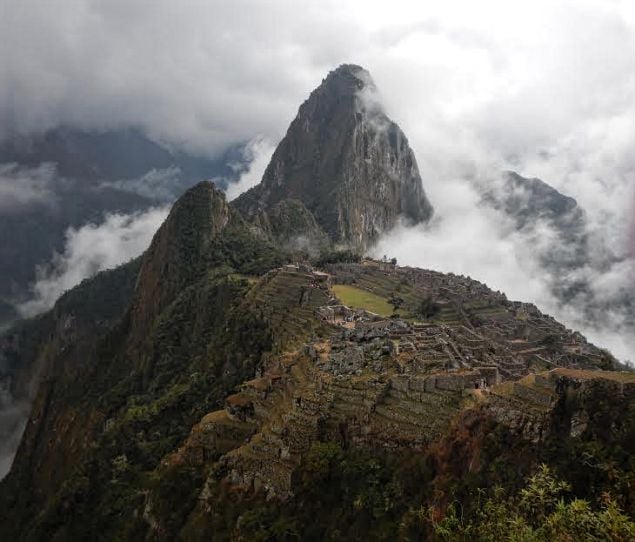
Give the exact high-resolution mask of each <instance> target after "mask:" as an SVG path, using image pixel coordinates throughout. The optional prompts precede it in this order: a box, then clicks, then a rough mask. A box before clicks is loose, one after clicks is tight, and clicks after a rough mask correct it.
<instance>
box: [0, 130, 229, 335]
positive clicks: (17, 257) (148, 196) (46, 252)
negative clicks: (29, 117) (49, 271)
mask: <svg viewBox="0 0 635 542" xmlns="http://www.w3.org/2000/svg"><path fill="white" fill-rule="evenodd" d="M240 159H241V158H240V154H239V152H238V151H234V150H232V151H230V152H228V153H227V154H226V155H224V156H222V157H220V158H218V159H209V158H202V157H197V156H193V155H189V154H187V153H185V152H183V151H173V150H171V149H169V148H167V147H166V146H164V145H161V144H160V143H157V142H155V141H152V140H151V139H149V138H148V137H147V136H145V135H144V134H143V133H142V132H141V131H139V130H134V129H127V130H119V131H107V132H88V131H81V130H76V129H71V128H68V127H61V128H57V129H54V130H50V131H48V132H46V133H44V134H36V135H31V136H15V137H12V138H9V139H5V140H4V141H3V142H2V143H1V144H0V165H2V164H4V166H5V169H4V175H11V177H10V178H8V179H7V180H6V181H5V182H7V183H12V185H13V186H12V188H13V190H16V191H17V190H20V189H21V187H24V190H25V191H28V190H30V189H31V186H32V185H33V183H37V184H35V186H36V188H37V189H38V190H40V191H42V193H43V194H44V196H43V197H41V198H39V199H37V200H35V201H33V202H27V203H25V204H23V205H21V206H17V207H14V208H10V209H5V208H3V207H2V206H0V326H1V325H2V323H3V322H7V321H10V320H12V319H13V318H14V317H15V316H16V314H15V310H12V307H13V304H14V303H16V302H21V301H23V300H24V299H25V298H27V297H28V295H29V292H28V287H29V285H30V284H31V283H32V282H34V281H35V279H36V267H37V266H38V265H42V264H44V263H47V262H48V261H50V259H51V257H52V255H53V253H54V252H59V251H61V250H62V249H63V247H64V242H65V237H64V234H65V232H66V230H67V228H69V227H73V228H78V227H81V226H82V225H84V224H86V223H88V222H93V223H100V222H101V221H102V220H103V216H104V214H105V213H115V212H118V213H124V214H128V213H132V212H135V211H142V210H145V209H147V208H149V207H150V206H152V205H157V204H165V203H170V202H172V201H174V199H176V198H177V197H178V196H179V195H180V194H181V193H182V192H184V191H185V190H186V189H187V188H189V187H190V186H192V185H193V184H194V183H195V182H198V181H200V180H202V179H217V182H219V184H220V186H224V183H225V182H226V181H225V180H226V179H231V178H235V177H236V175H237V173H236V171H235V170H234V169H232V168H231V167H230V165H229V163H230V162H239V161H240ZM2 174H3V172H2V171H0V176H1V175H2ZM33 177H36V179H35V180H32V178H33ZM27 193H28V192H27Z"/></svg>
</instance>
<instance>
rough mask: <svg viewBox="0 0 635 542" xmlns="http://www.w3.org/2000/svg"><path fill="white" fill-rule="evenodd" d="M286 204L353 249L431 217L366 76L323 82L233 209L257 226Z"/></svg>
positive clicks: (358, 73)
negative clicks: (400, 224) (296, 205)
mask: <svg viewBox="0 0 635 542" xmlns="http://www.w3.org/2000/svg"><path fill="white" fill-rule="evenodd" d="M287 199H295V200H299V201H301V202H302V204H303V205H304V206H305V207H306V208H307V209H308V210H309V211H310V212H311V213H312V214H313V215H314V217H315V220H316V222H317V223H318V224H319V226H320V227H321V228H322V229H323V230H324V231H325V232H326V233H327V234H328V236H329V237H330V239H331V241H333V242H334V243H336V244H342V245H346V246H351V247H355V248H358V249H364V248H366V247H368V246H370V245H372V243H373V242H374V241H375V240H376V239H377V238H378V236H379V235H380V234H381V233H382V232H384V231H386V230H389V229H390V228H392V227H393V226H395V224H396V223H397V221H398V220H399V219H400V217H402V218H403V219H404V220H406V221H408V222H412V223H418V222H423V221H426V220H428V219H429V218H430V217H431V215H432V206H431V205H430V202H429V201H428V199H427V198H426V195H425V193H424V190H423V186H422V181H421V177H420V175H419V171H418V168H417V162H416V159H415V157H414V153H413V152H412V149H411V148H410V146H409V145H408V140H407V139H406V136H405V135H404V134H403V132H402V131H401V129H400V128H399V126H397V125H396V124H395V123H394V122H392V121H391V120H390V119H389V118H388V117H387V116H386V114H385V113H384V111H383V109H382V108H381V105H380V104H379V102H378V99H377V94H376V89H375V85H374V83H373V81H372V79H371V78H370V75H369V73H368V72H367V71H366V70H364V69H362V68H360V67H359V66H354V65H342V66H340V67H339V68H337V69H336V70H334V71H332V72H331V73H330V74H329V75H328V77H327V78H326V79H325V80H324V81H323V82H322V84H321V85H320V86H319V87H318V88H317V89H315V90H314V91H313V92H312V93H311V95H310V96H309V98H308V100H306V101H305V102H304V103H303V104H302V106H301V107H300V110H299V111H298V115H297V116H296V118H295V119H294V120H293V122H292V123H291V125H290V126H289V129H288V131H287V134H286V136H285V137H284V139H283V140H282V141H281V142H280V144H279V145H278V148H277V149H276V151H275V152H274V154H273V157H272V159H271V162H270V164H269V166H268V167H267V169H266V171H265V174H264V176H263V179H262V182H261V183H260V184H259V185H257V186H256V187H254V188H252V189H251V190H249V191H248V192H246V193H245V194H243V195H241V196H240V197H239V198H237V199H236V200H235V202H234V205H235V206H236V208H237V209H239V210H240V211H241V212H242V213H244V214H245V216H248V217H251V218H254V217H256V216H258V214H259V213H260V212H262V211H265V212H270V211H271V210H273V209H274V208H275V207H276V205H278V204H279V203H280V202H281V201H284V200H287Z"/></svg>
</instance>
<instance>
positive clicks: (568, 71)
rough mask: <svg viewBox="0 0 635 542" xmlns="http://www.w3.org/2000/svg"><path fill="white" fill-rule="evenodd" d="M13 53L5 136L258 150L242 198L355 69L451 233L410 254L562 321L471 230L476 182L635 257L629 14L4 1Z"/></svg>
mask: <svg viewBox="0 0 635 542" xmlns="http://www.w3.org/2000/svg"><path fill="white" fill-rule="evenodd" d="M0 40H1V41H0V45H1V46H0V130H4V133H5V134H6V133H7V132H9V131H20V132H25V131H26V132H28V131H31V130H38V129H46V128H48V127H51V126H55V125H57V124H59V123H66V124H71V125H76V126H81V127H85V128H97V129H102V128H113V127H117V126H128V125H131V124H132V125H137V126H140V127H142V128H144V129H145V130H146V131H148V132H149V134H150V135H151V136H153V137H155V138H157V139H160V140H162V141H164V142H168V143H171V144H173V145H176V146H183V147H186V148H188V149H189V150H193V151H196V152H199V153H203V154H207V155H214V154H217V153H220V152H222V151H223V150H225V149H226V148H227V147H228V146H230V145H233V144H236V143H244V142H248V141H251V142H252V143H251V145H250V146H249V147H248V149H250V152H252V154H253V158H254V160H255V162H254V167H252V168H251V169H250V171H249V177H248V178H245V179H243V181H244V183H243V185H244V186H249V185H251V184H253V183H254V182H256V181H257V179H258V177H259V170H260V168H261V166H262V167H264V164H266V161H267V158H268V156H269V155H270V153H271V151H272V143H275V142H276V141H278V140H279V139H280V138H281V137H282V136H283V135H284V132H285V130H286V127H287V125H288V124H289V122H290V121H291V119H292V118H293V117H294V116H295V113H296V111H297V108H298V106H299V104H300V103H301V102H302V101H303V100H304V99H305V98H306V97H307V95H308V93H309V92H310V91H311V90H312V89H313V88H314V87H315V86H317V85H318V84H319V83H320V81H321V80H322V78H323V77H324V76H325V75H326V74H327V72H328V71H329V70H330V69H333V68H334V67H336V66H337V65H339V64H341V63H344V62H352V63H357V64H361V65H362V66H364V67H365V68H367V69H368V70H369V71H370V72H371V74H372V76H373V78H374V79H375V82H376V83H377V86H378V88H379V90H380V92H381V94H382V100H383V102H384V104H385V107H386V109H387V112H388V114H389V115H390V116H392V117H393V118H394V120H396V121H397V122H398V123H399V124H400V126H401V127H402V129H403V130H404V132H405V133H406V135H407V136H408V137H409V139H410V143H411V146H412V147H413V149H414V151H415V154H416V156H417V159H418V162H419V167H420V170H421V174H422V178H423V182H424V187H425V189H426V191H427V193H428V195H429V197H430V199H431V200H432V203H433V205H435V207H436V210H437V215H438V216H441V217H445V223H444V225H443V226H439V228H438V229H437V232H440V233H439V234H438V235H439V236H438V237H434V236H428V238H427V240H421V237H420V236H419V234H418V233H416V232H415V233H416V235H415V233H413V232H409V233H408V235H406V234H403V235H400V236H399V237H398V238H392V239H391V245H390V246H391V247H392V249H393V250H394V251H395V252H396V253H399V254H403V255H404V258H405V259H408V258H410V259H411V260H412V261H414V263H417V264H419V265H426V266H429V267H435V268H442V269H444V270H452V269H449V267H455V268H456V270H457V271H461V272H462V271H464V270H467V271H468V272H471V274H472V275H473V276H475V277H476V278H483V279H484V280H486V281H487V282H488V284H490V285H491V286H493V287H495V288H501V289H505V291H507V293H508V294H510V297H516V298H521V299H528V300H534V301H540V302H541V303H543V302H544V303H545V304H548V300H545V299H544V298H545V295H546V294H545V290H544V287H543V286H542V285H541V284H540V283H541V280H540V276H536V273H537V272H539V270H536V269H534V268H532V266H531V262H529V263H528V262H527V261H523V259H522V258H519V251H521V252H522V251H523V250H526V248H522V247H523V246H525V247H526V245H522V244H518V243H515V240H514V239H509V238H505V239H502V238H501V236H500V232H499V226H500V224H499V223H498V222H497V221H496V220H495V219H490V218H488V217H487V216H485V217H483V216H482V215H479V216H476V215H474V214H473V213H472V212H471V211H472V210H473V206H474V205H475V201H476V199H475V195H474V193H473V191H472V190H471V188H470V185H469V184H466V183H465V179H469V178H480V179H483V178H488V177H489V176H491V175H493V174H494V173H495V172H498V171H500V170H502V169H514V170H516V171H518V172H519V173H521V174H523V175H526V176H537V177H540V178H542V179H543V180H545V181H546V182H548V183H550V184H551V185H553V186H554V187H556V188H558V189H559V190H561V191H563V192H564V193H566V194H567V195H570V196H573V197H575V198H576V199H577V200H578V202H579V203H580V204H581V205H582V206H583V207H584V208H585V210H586V211H587V213H588V215H589V219H590V224H591V228H592V229H593V230H594V231H595V232H598V234H597V235H598V244H599V245H601V244H606V245H610V246H611V248H612V249H613V251H614V252H615V253H617V254H621V255H625V254H627V253H628V251H632V252H635V219H634V218H633V216H634V215H635V189H634V185H633V178H634V177H633V173H634V171H635V152H633V149H635V2H633V1H629V0H624V1H619V0H575V1H568V2H567V1H557V0H545V1H540V0H532V1H528V0H522V1H510V0H506V1H486V0H481V1H478V2H477V1H474V0H462V1H451V0H443V1H440V2H432V1H428V2H422V1H411V2H407V1H401V0H392V1H390V2H386V1H372V0H371V1H369V0H360V1H348V2H346V1H341V0H333V1H330V0H319V1H312V0H308V1H306V0H305V1H298V0H280V1H275V0H272V1H256V0H252V1H249V2H247V1H240V0H207V1H202V0H201V1H194V0H179V1H163V0H101V1H98V0H94V1H89V0H66V1H55V0H48V1H46V2H43V1H41V0H0ZM254 142H255V143H254ZM256 166H257V167H256ZM34 186H35V185H34ZM38 186H39V185H37V186H35V187H36V188H38ZM7 190H8V189H7ZM38 194H40V192H37V194H36V195H38ZM232 195H235V194H232ZM468 218H469V219H470V220H472V219H473V220H472V221H471V222H470V220H468ZM510 243H512V244H511V245H510ZM519 247H521V248H519ZM402 259H403V258H402ZM500 259H502V260H503V262H504V265H502V264H501V262H500V261H499V260H500ZM505 262H506V263H505ZM612 272H613V274H612V275H607V276H610V277H612V278H611V279H610V280H609V282H610V283H611V284H613V285H618V283H619V287H623V286H624V284H629V283H628V280H630V279H631V278H632V274H631V275H629V273H632V269H629V268H625V269H619V270H612ZM629 277H630V278H629ZM598 280H599V279H598ZM607 280H608V279H606V277H604V279H603V281H600V283H599V284H600V285H599V286H598V288H600V290H599V291H601V292H603V291H604V290H602V288H604V289H606V288H607V286H606V282H607ZM630 284H631V285H632V282H631V283H630ZM614 289H615V288H614ZM618 290H619V288H618ZM613 293H614V292H613ZM613 293H612V294H611V295H613ZM558 316H562V317H565V314H564V313H559V314H558ZM569 322H573V320H572V319H571V318H570V319H569ZM618 348H621V347H619V346H618ZM629 348H630V347H624V348H622V350H621V352H622V353H628V352H632V353H635V346H633V349H632V350H629ZM624 355H626V354H624Z"/></svg>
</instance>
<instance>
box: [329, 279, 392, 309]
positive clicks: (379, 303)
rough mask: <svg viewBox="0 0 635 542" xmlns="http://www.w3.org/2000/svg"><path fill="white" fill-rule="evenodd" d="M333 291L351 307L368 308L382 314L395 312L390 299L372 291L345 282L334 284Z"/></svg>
mask: <svg viewBox="0 0 635 542" xmlns="http://www.w3.org/2000/svg"><path fill="white" fill-rule="evenodd" d="M333 291H334V292H335V295H337V297H338V298H339V299H340V300H341V301H342V303H344V305H348V306H349V307H353V308H356V309H366V310H368V311H371V312H374V313H376V314H379V315H380V316H390V315H391V314H392V313H393V308H392V306H391V305H389V304H388V301H387V300H386V299H385V298H383V297H380V296H378V295H377V294H374V293H372V292H368V291H366V290H362V289H360V288H356V287H355V286H347V285H344V284H337V285H335V286H333Z"/></svg>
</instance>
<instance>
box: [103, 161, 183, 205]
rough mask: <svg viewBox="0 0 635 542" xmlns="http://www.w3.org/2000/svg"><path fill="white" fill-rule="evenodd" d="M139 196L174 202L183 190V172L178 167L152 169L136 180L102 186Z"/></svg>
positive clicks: (111, 182)
mask: <svg viewBox="0 0 635 542" xmlns="http://www.w3.org/2000/svg"><path fill="white" fill-rule="evenodd" d="M101 186H102V187H108V188H116V189H117V190H122V191H124V192H131V193H133V194H138V195H139V196H143V197H144V198H148V199H149V200H153V201H173V200H175V199H176V197H177V196H178V195H180V192H182V189H183V182H182V172H181V169H180V168H178V167H174V166H172V167H169V168H165V169H151V170H150V171H148V172H146V173H144V174H143V175H141V176H140V177H137V178H136V179H122V180H119V181H110V182H105V183H102V184H101Z"/></svg>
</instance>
